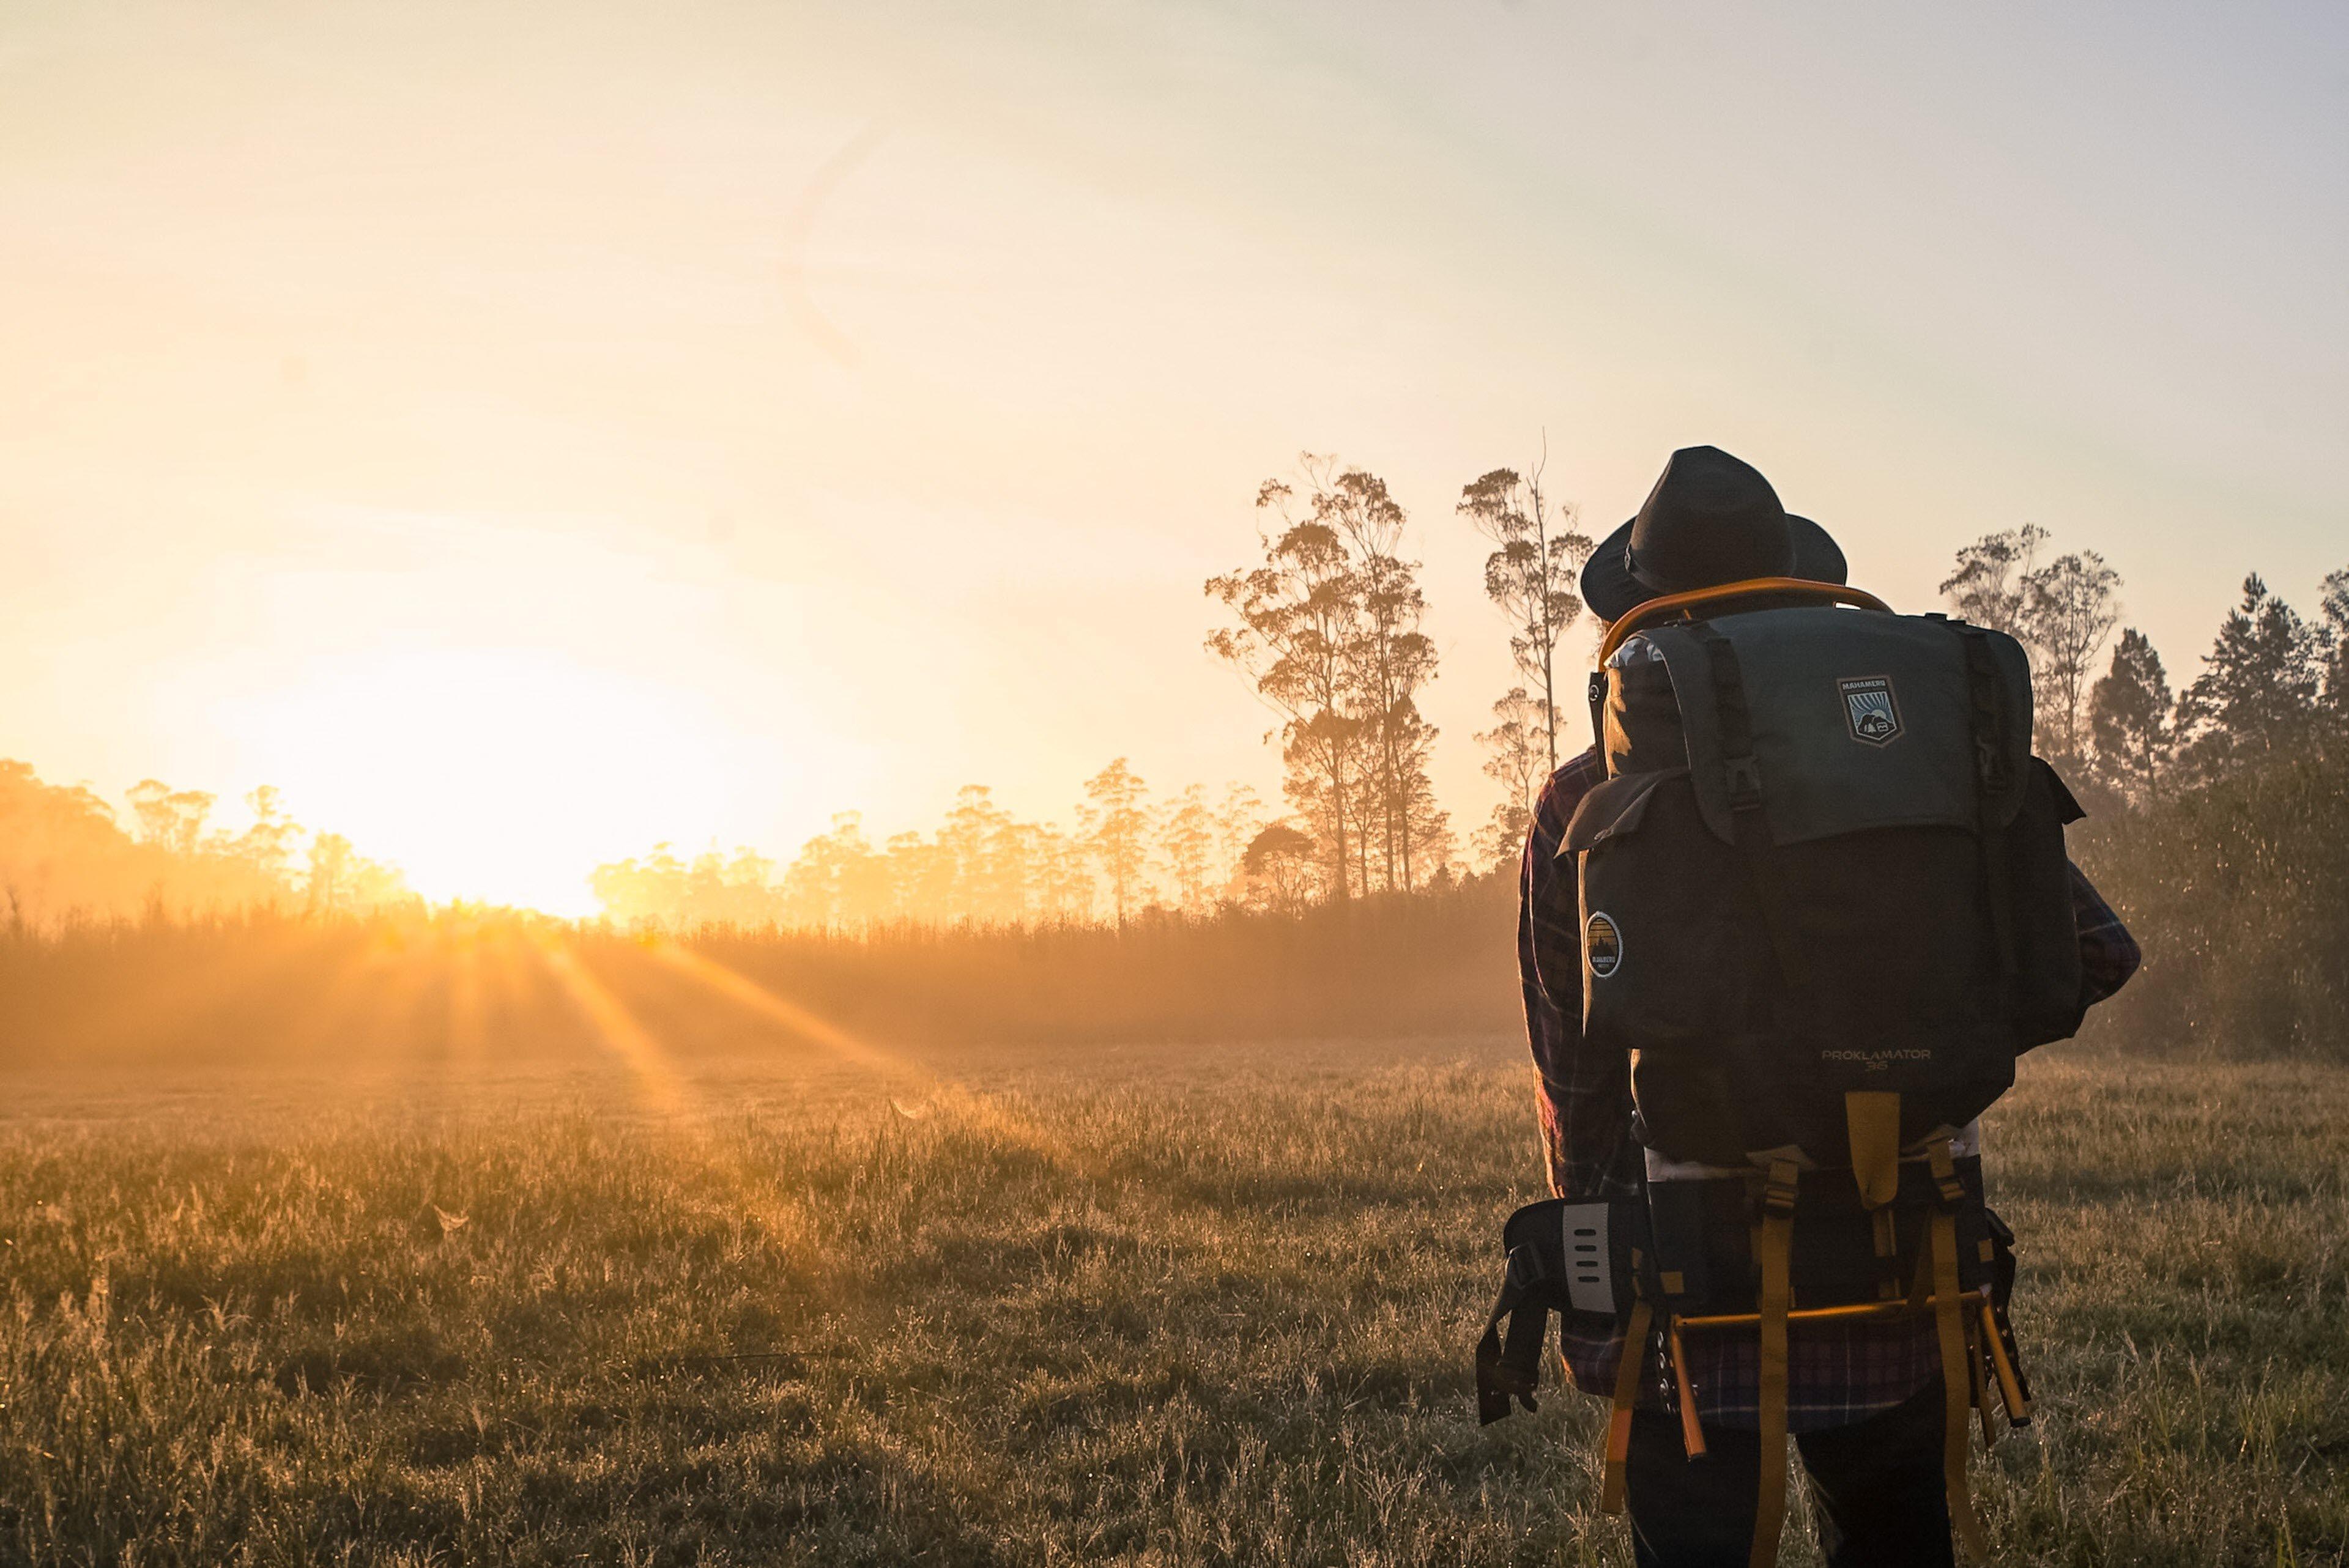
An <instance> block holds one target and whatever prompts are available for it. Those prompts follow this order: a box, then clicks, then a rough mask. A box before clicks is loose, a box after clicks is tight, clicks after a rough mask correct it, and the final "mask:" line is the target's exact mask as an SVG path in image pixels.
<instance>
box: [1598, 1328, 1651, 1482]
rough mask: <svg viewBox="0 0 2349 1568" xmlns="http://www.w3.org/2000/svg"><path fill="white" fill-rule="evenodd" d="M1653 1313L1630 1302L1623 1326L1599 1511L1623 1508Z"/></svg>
mask: <svg viewBox="0 0 2349 1568" xmlns="http://www.w3.org/2000/svg"><path fill="white" fill-rule="evenodd" d="M1651 1315H1652V1314H1651V1312H1650V1310H1649V1307H1648V1304H1647V1303H1646V1302H1644V1301H1634V1302H1633V1303H1632V1304H1631V1321H1630V1323H1629V1324H1628V1325H1626V1326H1624V1329H1623V1359H1622V1360H1621V1361H1619V1362H1618V1363H1616V1367H1615V1408H1613V1409H1612V1410H1611V1411H1609V1414H1608V1417H1607V1463H1606V1466H1605V1467H1604V1468H1603V1469H1602V1470H1600V1471H1599V1512H1601V1513H1620V1512H1622V1511H1623V1466H1624V1462H1625V1461H1626V1460H1629V1459H1630V1455H1631V1408H1632V1406H1633V1405H1635V1404H1637V1403H1638V1402H1639V1398H1640V1367H1642V1366H1643V1365H1645V1364H1646V1362H1647V1359H1648V1324H1649V1321H1650V1319H1651Z"/></svg>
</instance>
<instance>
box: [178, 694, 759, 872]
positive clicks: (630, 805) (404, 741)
mask: <svg viewBox="0 0 2349 1568" xmlns="http://www.w3.org/2000/svg"><path fill="white" fill-rule="evenodd" d="M223 720H224V722H226V723H227V724H229V725H231V726H232V727H233V728H234V729H235V730H236V732H237V735H238V739H239V740H240V741H241V742H242V745H241V746H240V748H239V749H240V750H241V751H242V752H243V754H244V755H245V756H246V757H248V758H251V760H252V764H253V766H254V769H256V774H255V776H256V777H259V778H262V779H266V780H267V781H268V782H270V783H273V784H275V785H277V786H278V787H279V788H280V789H283V790H284V792H285V799H286V801H287V803H288V805H289V806H290V807H291V808H292V810H293V811H294V813H295V815H296V816H297V817H298V818H300V819H301V820H303V821H304V822H305V823H307V824H308V825H310V826H312V827H315V828H318V829H321V830H331V831H334V832H338V833H342V834H344V835H346V836H347V837H348V838H349V839H350V840H351V841H352V843H353V846H354V847H355V848H356V849H357V851H358V852H360V853H362V854H365V855H367V856H369V857H371V858H373V859H377V860H381V861H388V862H390V863H392V864H394V865H397V866H398V867H399V869H400V870H401V871H402V872H405V873H406V874H407V877H408V881H409V886H411V887H413V888H414V889H415V890H416V891H417V892H419V893H421V894H423V895H424V896H425V897H426V898H428V899H430V900H433V901H434V902H436V903H439V902H445V901H448V900H450V899H460V898H461V899H469V900H481V901H484V902H488V903H502V904H512V905H515V906H518V907H523V908H529V909H535V910H540V911H543V912H545V913H550V914H564V915H576V914H587V913H595V907H596V906H595V898H594V896H593V894H592V893H591V892H589V891H588V886H587V873H588V872H589V871H590V870H592V869H593V868H594V867H595V865H596V864H598V863H599V862H602V861H609V860H615V859H618V858H622V857H624V856H627V855H633V854H637V853H640V852H642V851H645V850H646V849H647V848H649V847H650V846H651V845H653V844H654V843H656V842H658V841H677V842H678V843H682V844H694V843H698V841H701V840H702V839H703V838H705V837H706V836H708V835H709V834H710V833H712V832H714V831H715V830H716V829H717V827H718V825H719V820H720V818H721V815H722V808H723V802H724V800H725V799H726V796H727V794H728V790H727V789H726V780H725V762H726V752H727V751H728V749H729V748H728V747H727V745H726V738H725V736H724V734H723V727H722V725H721V724H720V723H719V721H718V719H717V717H716V716H715V715H714V714H713V713H712V712H710V711H709V705H708V703H707V702H706V701H705V700H704V699H702V698H701V697H700V696H698V694H695V693H692V692H686V691H679V690H676V689H673V688H668V687H664V686H658V685H657V684H654V683H651V682H648V681H645V680H642V679H639V678H637V677H635V676H631V675H629V674H627V673H626V672H624V671H617V670H612V669H605V668H598V667H595V666H594V665H589V664H586V663H584V662H582V661H580V660H577V659H574V658H572V657H569V656H567V655H562V654H557V653H550V652H544V651H540V650H533V649H520V648H403V649H388V650H380V651H375V652H369V653H364V654H356V655H340V656H336V657H331V658H327V659H322V660H319V661H317V662H316V663H315V664H314V665H311V666H310V667H309V669H308V670H307V671H306V673H305V676H304V677H303V678H302V679H301V680H300V681H298V682H297V683H295V684H294V685H291V686H285V687H283V688H280V689H277V690H274V691H270V692H267V693H264V694H260V695H256V696H254V697H252V698H250V699H248V700H247V701H246V702H244V703H242V704H240V705H238V707H237V710H236V711H234V712H232V713H229V714H226V715H223Z"/></svg>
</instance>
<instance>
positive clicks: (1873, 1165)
mask: <svg viewBox="0 0 2349 1568" xmlns="http://www.w3.org/2000/svg"><path fill="white" fill-rule="evenodd" d="M1843 1120H1844V1129H1845V1131H1846V1133H1847V1136H1848V1137H1849V1138H1850V1140H1851V1177H1852V1181H1854V1182H1855V1183H1856V1184H1857V1186H1858V1188H1859V1202H1860V1206H1861V1207H1862V1208H1864V1209H1867V1210H1869V1211H1870V1212H1871V1218H1872V1219H1873V1220H1874V1222H1875V1226H1876V1267H1877V1289H1876V1294H1877V1295H1878V1297H1879V1298H1881V1299H1883V1300H1886V1301H1898V1300H1899V1298H1900V1284H1899V1264H1898V1263H1897V1262H1896V1261H1895V1259H1896V1256H1897V1254H1898V1253H1899V1232H1898V1231H1896V1230H1895V1229H1894V1225H1893V1218H1892V1200H1893V1199H1895V1198H1896V1197H1898V1196H1899V1194H1900V1096H1899V1093H1898V1092H1897V1091H1893V1092H1886V1091H1882V1090H1872V1089H1853V1090H1851V1091H1849V1092H1848V1093H1847V1094H1846V1095H1845V1096H1844V1097H1843Z"/></svg>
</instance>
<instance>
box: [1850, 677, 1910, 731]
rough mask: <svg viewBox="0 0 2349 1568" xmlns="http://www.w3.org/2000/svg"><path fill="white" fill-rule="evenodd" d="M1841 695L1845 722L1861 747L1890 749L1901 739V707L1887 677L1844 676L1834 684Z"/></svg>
mask: <svg viewBox="0 0 2349 1568" xmlns="http://www.w3.org/2000/svg"><path fill="white" fill-rule="evenodd" d="M1836 690H1837V691H1839V692H1841V693H1842V694H1843V717H1844V723H1845V725H1846V726H1847V727H1849V728H1850V730H1851V738H1853V739H1854V740H1857V741H1858V742H1859V743H1860V744H1861V745H1863V746H1889V745H1891V744H1892V743H1893V742H1894V741H1896V740H1898V739H1899V738H1900V705H1899V703H1898V702H1896V701H1894V700H1893V696H1892V681H1891V678H1890V677H1889V676H1846V677H1845V678H1844V679H1842V680H1839V681H1837V682H1836Z"/></svg>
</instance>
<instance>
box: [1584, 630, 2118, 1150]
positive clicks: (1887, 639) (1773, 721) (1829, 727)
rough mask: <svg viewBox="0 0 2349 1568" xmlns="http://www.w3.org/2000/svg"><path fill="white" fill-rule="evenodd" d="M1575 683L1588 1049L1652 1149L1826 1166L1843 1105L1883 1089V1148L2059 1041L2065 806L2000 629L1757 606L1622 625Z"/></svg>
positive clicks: (2024, 665)
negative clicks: (1785, 1156)
mask: <svg viewBox="0 0 2349 1568" xmlns="http://www.w3.org/2000/svg"><path fill="white" fill-rule="evenodd" d="M1592 686H1593V698H1594V700H1593V720H1594V724H1595V726H1596V727H1597V728H1598V730H1599V738H1600V741H1599V743H1600V747H1601V748H1602V750H1603V751H1604V753H1605V755H1606V759H1607V773H1608V777H1607V779H1606V781H1605V782H1603V783H1601V784H1600V785H1599V786H1598V787H1597V788H1596V789H1592V790H1591V791H1590V793H1589V794H1588V795H1587V796H1585V797H1584V799H1583V800H1582V802H1581V805H1580V807H1579V808H1578V810H1576V812H1575V814H1574V817H1573V820H1572V821H1571V823H1570V824H1569V825H1568V830H1567V836H1566V846H1565V847H1566V851H1568V852H1570V853H1573V854H1574V855H1575V857H1576V861H1577V872H1578V882H1579V887H1580V893H1581V918H1582V929H1583V958H1584V985H1583V993H1584V998H1585V1000H1584V1006H1583V1021H1582V1022H1583V1034H1584V1036H1585V1037H1586V1038H1588V1039H1589V1040H1590V1041H1592V1042H1594V1043H1596V1044H1602V1045H1610V1046H1616V1047H1620V1048H1622V1049H1623V1050H1625V1051H1627V1052H1630V1053H1631V1060H1632V1069H1631V1080H1632V1095H1633V1098H1634V1099H1635V1100H1636V1102H1637V1104H1638V1108H1639V1114H1640V1124H1641V1136H1642V1141H1644V1142H1645V1143H1646V1144H1647V1145H1648V1146H1649V1147H1650V1148H1651V1149H1654V1150H1658V1151H1660V1152H1661V1153H1662V1154H1664V1155H1666V1156H1667V1157H1669V1158H1671V1159H1672V1160H1676V1161H1703V1162H1706V1163H1711V1164H1717V1165H1739V1164H1744V1163H1745V1162H1747V1161H1750V1160H1752V1159H1753V1158H1754V1157H1755V1156H1756V1155H1758V1154H1761V1153H1763V1152H1764V1151H1766V1150H1779V1149H1787V1148H1792V1149H1795V1150H1800V1151H1801V1152H1802V1154H1803V1155H1804V1156H1806V1158H1807V1159H1808V1160H1809V1161H1811V1162H1813V1163H1816V1164H1818V1165H1823V1166H1837V1165H1844V1164H1847V1152H1848V1150H1849V1147H1850V1142H1849V1129H1848V1128H1847V1109H1848V1107H1847V1099H1846V1096H1847V1094H1851V1093H1855V1092H1857V1093H1865V1094H1869V1095H1878V1094H1883V1095H1891V1094H1897V1095H1899V1129H1898V1141H1899V1144H1900V1145H1901V1146H1903V1147H1906V1146H1908V1145H1909V1144H1911V1143H1914V1142H1915V1141H1917V1140H1920V1139H1921V1138H1923V1137H1924V1136H1925V1135H1926V1134H1927V1133H1928V1132H1930V1131H1931V1130H1933V1129H1934V1128H1936V1127H1949V1128H1952V1129H1954V1128H1961V1127H1963V1126H1964V1125H1965V1124H1966V1123H1967V1122H1969V1121H1971V1120H1972V1119H1973V1118H1974V1117H1975V1116H1977V1115H1978V1114H1980V1113H1981V1111H1982V1109H1984V1108H1985V1107H1987V1106H1988V1105H1989V1104H1990V1103H1991V1102H1992V1100H1995V1099H1997V1098H1998V1097H1999V1096H2000V1095H2001V1094H2002V1093H2004V1092H2005V1091H2006V1089H2007V1088H2009V1086H2011V1085H2012V1084H2013V1081H2014V1058H2015V1057H2017V1056H2018V1055H2019V1054H2021V1053H2022V1052H2023V1051H2025V1050H2027V1049H2029V1048H2030V1047H2033V1046H2035V1045H2040V1044H2043V1043H2044V1042H2046V1041H2048V1040H2053V1039H2058V1038H2062V1037H2065V1036H2068V1035H2070V1034H2071V1033H2073V1032H2074V1030H2075V1029H2076V1028H2077V1027H2078V1026H2079V1023H2080V1012H2081V1000H2080V996H2081V992H2080V957H2079V946H2078V943H2077V940H2076V938H2075V934H2074V932H2073V914H2072V904H2071V893H2070V882H2069V875H2070V873H2069V868H2068V866H2067V864H2066V862H2065V860H2064V823H2065V822H2067V821H2070V820H2074V819H2075V818H2076V817H2078V815H2079V814H2080V813H2079V808H2078V807H2077V806H2076V805H2075V804H2074V803H2073V801H2072V798H2071V795H2070V793H2069V792H2068V791H2066V790H2065V789H2064V785H2063V782H2062V781H2061V780H2060V779H2057V777H2056V776H2055V773H2054V769H2051V768H2049V767H2048V766H2047V764H2046V763H2044V762H2042V761H2040V760H2038V759H2037V758H2033V756H2032V751H2031V729H2032V709H2031V672H2030V665H2029V661H2028V660H2027V659H2026V658H2025V656H2024V655H2023V649H2022V647H2021V646H2020V645H2018V644H2017V643H2016V642H2015V641H2014V639H2013V638H2012V637H2009V636H2007V635H2005V634H2003V633H1999V632H1993V631H1988V630H1985V629H1982V628H1980V627H1975V626H1970V625H1966V624H1962V623H1961V622H1954V621H1949V620H1945V619H1942V618H1940V617H1939V616H1930V615H1929V616H1909V615H1894V614H1887V613H1880V612H1872V611H1865V610H1849V609H1839V608H1835V607H1831V606H1827V605H1806V606H1802V607H1797V608H1785V609H1773V610H1762V611H1756V612H1751V613H1747V614H1731V615H1725V616H1723V617H1722V618H1720V619H1718V620H1714V621H1696V622H1686V623H1675V624H1667V625H1659V626H1653V627H1651V628H1650V629H1648V630H1646V631H1643V632H1639V633H1637V634H1633V635H1631V636H1630V637H1629V638H1628V639H1626V640H1624V641H1623V642H1622V643H1621V645H1619V647H1617V648H1616V650H1615V652H1614V653H1613V655H1612V656H1611V657H1609V659H1608V661H1607V663H1606V665H1605V667H1604V668H1603V669H1602V670H1601V672H1600V673H1599V676H1596V677H1594V680H1593V683H1592Z"/></svg>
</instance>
